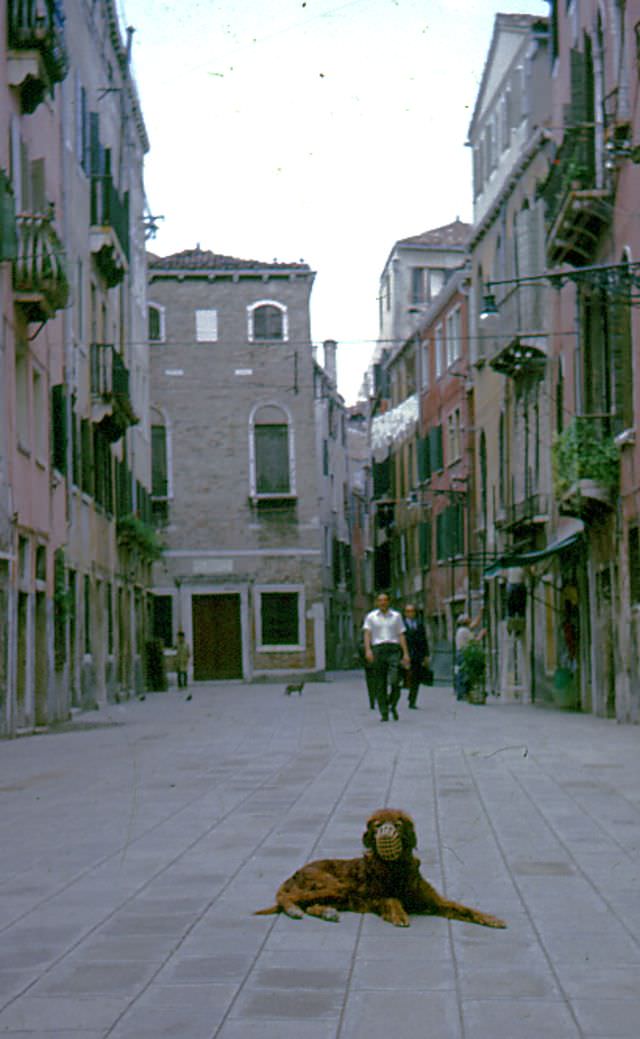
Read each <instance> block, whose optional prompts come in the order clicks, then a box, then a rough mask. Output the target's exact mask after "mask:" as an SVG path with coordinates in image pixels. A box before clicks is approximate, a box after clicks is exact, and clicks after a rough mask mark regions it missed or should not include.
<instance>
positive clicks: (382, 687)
mask: <svg viewBox="0 0 640 1039" xmlns="http://www.w3.org/2000/svg"><path fill="white" fill-rule="evenodd" d="M390 607H391V600H390V599H389V596H388V595H387V593H386V592H381V593H380V594H379V595H378V597H377V599H376V609H375V610H372V611H371V613H368V614H367V616H366V617H365V619H364V624H363V629H364V655H365V659H366V660H367V662H368V663H369V664H370V665H372V670H373V674H374V680H375V687H376V699H377V702H378V707H379V708H380V718H381V721H383V722H388V721H389V711H391V715H392V717H393V718H395V720H396V721H397V720H398V711H397V709H396V708H397V703H398V700H399V699H400V684H401V683H400V679H401V676H400V666H402V667H407V668H408V667H409V666H410V664H411V661H410V659H409V650H408V648H407V640H406V638H405V627H404V621H403V619H402V615H401V614H400V613H398V612H397V611H396V610H392V609H391V608H390ZM387 686H388V687H389V688H388V692H387Z"/></svg>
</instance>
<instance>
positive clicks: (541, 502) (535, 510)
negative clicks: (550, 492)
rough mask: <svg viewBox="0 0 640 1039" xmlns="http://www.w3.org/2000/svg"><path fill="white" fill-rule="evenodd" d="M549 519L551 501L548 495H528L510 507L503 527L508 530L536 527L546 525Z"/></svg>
mask: <svg viewBox="0 0 640 1039" xmlns="http://www.w3.org/2000/svg"><path fill="white" fill-rule="evenodd" d="M548 519H549V500H548V498H547V495H546V494H528V495H526V496H525V497H523V498H521V499H520V500H519V501H515V502H513V503H512V504H511V505H510V506H509V508H508V510H507V514H506V517H505V522H504V523H503V526H505V527H507V528H508V529H514V528H516V527H535V526H538V525H540V524H544V523H546V522H547V521H548Z"/></svg>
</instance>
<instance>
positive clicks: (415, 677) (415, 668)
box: [407, 660, 422, 707]
mask: <svg viewBox="0 0 640 1039" xmlns="http://www.w3.org/2000/svg"><path fill="white" fill-rule="evenodd" d="M421 672H422V665H421V664H420V662H419V661H417V660H412V661H411V667H410V668H409V670H408V671H407V690H408V692H409V704H410V705H411V707H415V705H416V702H417V699H418V689H419V688H420V674H421Z"/></svg>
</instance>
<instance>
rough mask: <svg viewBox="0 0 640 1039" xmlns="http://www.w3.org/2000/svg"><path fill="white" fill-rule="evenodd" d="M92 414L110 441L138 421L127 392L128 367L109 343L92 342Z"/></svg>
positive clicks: (119, 436)
mask: <svg viewBox="0 0 640 1039" xmlns="http://www.w3.org/2000/svg"><path fill="white" fill-rule="evenodd" d="M91 417H92V419H93V421H94V422H95V423H96V425H98V427H99V428H100V429H101V430H102V432H103V434H104V436H105V437H106V438H107V440H109V441H111V443H114V442H115V441H116V440H120V438H121V437H123V436H124V434H125V433H126V431H127V429H128V428H129V426H135V425H136V423H138V422H139V421H140V420H139V418H138V416H137V415H136V414H135V412H134V410H133V405H132V403H131V398H130V396H129V369H128V368H127V367H126V366H125V364H124V362H123V360H122V358H121V357H120V354H119V353H118V351H117V350H116V348H115V347H114V346H113V345H112V344H111V343H92V345H91Z"/></svg>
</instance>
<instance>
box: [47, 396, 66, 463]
mask: <svg viewBox="0 0 640 1039" xmlns="http://www.w3.org/2000/svg"><path fill="white" fill-rule="evenodd" d="M51 465H52V466H54V467H55V468H56V469H58V470H59V471H60V472H61V473H66V471H67V397H66V393H65V388H64V385H63V384H62V383H58V384H57V386H52V387H51Z"/></svg>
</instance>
